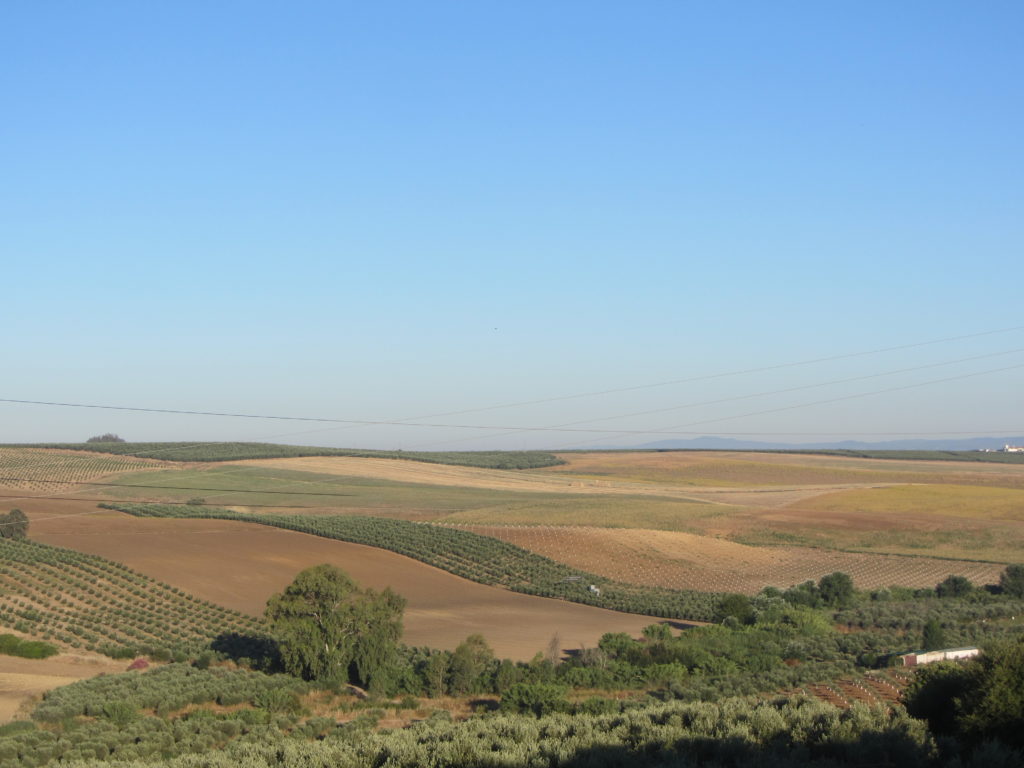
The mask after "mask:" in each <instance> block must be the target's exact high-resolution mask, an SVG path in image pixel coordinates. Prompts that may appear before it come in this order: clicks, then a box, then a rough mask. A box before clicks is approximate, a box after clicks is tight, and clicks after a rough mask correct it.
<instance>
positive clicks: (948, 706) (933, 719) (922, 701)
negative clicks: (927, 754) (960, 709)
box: [903, 661, 971, 736]
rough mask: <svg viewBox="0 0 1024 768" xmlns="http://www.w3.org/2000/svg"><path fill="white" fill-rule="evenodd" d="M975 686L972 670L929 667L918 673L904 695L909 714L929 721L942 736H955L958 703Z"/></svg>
mask: <svg viewBox="0 0 1024 768" xmlns="http://www.w3.org/2000/svg"><path fill="white" fill-rule="evenodd" d="M970 684H971V674H970V673H969V672H968V668H967V667H966V666H964V665H962V664H957V663H956V662H952V661H940V662H936V663H934V664H928V665H926V666H924V667H922V668H921V669H919V670H917V672H916V674H915V675H914V680H913V682H912V683H911V684H910V685H909V686H908V688H907V690H906V691H905V693H904V696H903V698H904V703H905V704H906V707H907V712H908V713H910V715H911V716H912V717H916V718H919V719H921V720H927V721H928V728H929V729H930V730H931V732H932V733H934V734H936V735H938V736H951V735H954V734H955V733H956V732H957V730H958V726H957V704H956V702H957V700H958V699H959V698H960V697H962V696H963V695H964V694H965V693H966V692H967V689H968V687H969V686H970Z"/></svg>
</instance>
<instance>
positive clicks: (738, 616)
mask: <svg viewBox="0 0 1024 768" xmlns="http://www.w3.org/2000/svg"><path fill="white" fill-rule="evenodd" d="M754 617H755V614H754V606H753V605H751V603H750V598H749V597H747V596H746V595H726V596H725V597H723V598H722V599H721V600H720V601H719V603H718V619H719V620H722V619H727V618H733V619H735V620H736V622H737V623H739V624H753V623H754Z"/></svg>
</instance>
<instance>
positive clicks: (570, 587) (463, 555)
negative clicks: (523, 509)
mask: <svg viewBox="0 0 1024 768" xmlns="http://www.w3.org/2000/svg"><path fill="white" fill-rule="evenodd" d="M105 506H106V507H107V508H109V509H116V510H118V511H121V512H125V513H127V514H130V515H136V516H138V517H157V518H205V519H216V520H233V521H236V522H244V523H252V524H259V525H267V526H272V527H275V528H284V529H286V530H292V531H299V532H301V533H308V534H312V535H314V536H321V537H323V538H328V539H337V540H339V541H346V542H351V543H354V544H364V545H367V546H371V547H378V548H380V549H386V550H389V551H391V552H396V553H398V554H401V555H405V556H406V557H411V558H413V559H415V560H419V561H421V562H423V563H427V564H428V565H432V566H434V567H436V568H441V569H443V570H445V571H448V572H449V573H452V574H455V575H456V576H460V577H462V578H464V579H468V580H470V581H475V582H477V583H479V584H486V585H488V586H501V587H505V588H506V589H511V590H513V591H516V592H521V593H523V594H527V595H536V596H540V597H554V598H559V599H562V600H567V601H570V602H574V603H582V604H584V605H592V606H595V607H599V608H605V609H608V610H613V611H622V612H625V613H635V614H646V615H648V616H658V617H663V618H675V619H689V620H693V621H710V620H712V619H713V618H714V614H715V603H716V598H715V596H714V595H713V594H710V593H699V592H686V591H680V590H666V589H659V588H657V587H641V586H637V585H635V584H626V583H623V582H615V581H611V580H610V579H606V578H603V577H600V576H597V575H595V574H592V573H588V572H585V571H580V570H576V569H573V568H570V567H568V566H567V565H565V564H563V563H560V562H556V561H554V560H551V559H549V558H546V557H541V556H540V555H537V554H534V553H531V552H528V551H526V550H524V549H522V548H521V547H517V546H513V545H511V544H508V543H506V542H504V541H500V540H499V539H495V538H493V537H489V536H479V535H477V534H475V533H471V532H469V531H464V530H460V529H458V528H450V527H445V526H436V525H426V524H418V523H411V522H408V521H405V520H391V519H385V518H375V517H359V516H352V515H345V516H326V515H320V516H305V515H268V514H251V513H239V512H234V511H232V510H228V509H218V508H216V507H205V506H202V507H199V506H187V505H185V506H182V505H160V504H110V505H105ZM591 585H593V586H595V587H597V589H595V590H591V589H590V588H589V587H590V586H591Z"/></svg>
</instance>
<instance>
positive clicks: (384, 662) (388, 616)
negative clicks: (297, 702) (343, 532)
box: [266, 565, 405, 690]
mask: <svg viewBox="0 0 1024 768" xmlns="http://www.w3.org/2000/svg"><path fill="white" fill-rule="evenodd" d="M404 609H405V599H404V598H402V597H401V596H399V595H397V594H395V593H394V592H392V591H391V589H385V590H384V591H383V592H375V591H374V590H372V589H365V590H364V589H360V588H359V586H358V585H357V584H356V582H355V581H353V580H352V579H351V578H350V577H349V576H348V574H346V573H345V572H344V571H342V570H341V569H340V568H337V567H335V566H333V565H317V566H314V567H312V568H307V569H306V570H304V571H302V572H301V573H300V574H299V575H298V576H296V577H295V581H293V582H292V583H291V584H290V585H289V586H288V587H287V588H286V589H285V590H284V592H282V593H281V594H279V595H274V596H273V597H271V598H270V600H268V601H267V612H266V615H267V620H268V622H269V623H270V626H271V632H272V634H273V635H274V637H275V638H276V639H277V641H278V645H279V648H280V652H281V660H282V662H283V664H284V666H285V669H286V670H287V671H288V672H290V673H291V674H293V675H298V676H300V677H303V678H306V679H307V680H341V681H351V682H355V683H357V684H360V685H364V686H370V687H374V688H378V689H382V690H386V689H387V688H389V687H391V684H392V681H393V678H394V673H395V664H396V658H397V652H398V641H399V640H400V639H401V636H402V611H403V610H404Z"/></svg>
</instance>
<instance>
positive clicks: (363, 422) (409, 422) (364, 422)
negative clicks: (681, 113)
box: [0, 325, 1024, 430]
mask: <svg viewBox="0 0 1024 768" xmlns="http://www.w3.org/2000/svg"><path fill="white" fill-rule="evenodd" d="M1022 329H1024V325H1019V326H1012V327H1009V328H1000V329H996V330H991V331H981V332H978V333H970V334H963V335H959V336H947V337H944V338H941V339H932V340H929V341H920V342H913V343H910V344H900V345H896V346H890V347H880V348H878V349H872V350H866V351H861V352H849V353H845V354H841V355H829V356H825V357H818V358H810V359H807V360H798V361H794V362H789V363H779V364H776V365H769V366H760V367H756V368H745V369H740V370H735V371H725V372H720V373H713V374H707V375H702V376H693V377H688V378H682V379H671V380H668V381H661V382H654V383H649V384H638V385H633V386H628V387H617V388H613V389H604V390H595V391H591V392H581V393H575V394H570V395H560V396H556V397H548V398H540V399H535V400H524V401H519V402H514V403H504V404H499V405H491V406H484V407H480V408H469V409H463V410H459V411H448V412H445V413H438V414H432V415H428V416H415V417H410V418H406V419H403V420H369V419H337V418H327V417H307V416H280V415H271V414H251V413H233V412H226V411H199V410H186V409H173V408H145V407H135V406H124V405H101V404H94V403H65V402H57V401H47V400H29V399H20V398H0V403H13V404H20V405H45V406H55V407H62V408H91V409H100V410H111V411H131V412H137V413H164V414H172V415H184V416H215V417H222V418H236V419H265V420H274V421H304V422H317V423H331V424H345V425H352V426H429V427H438V426H440V427H454V428H460V429H512V430H520V429H523V430H525V429H526V428H525V427H523V428H520V427H477V426H470V425H462V424H454V425H448V424H419V423H413V422H419V420H420V419H428V418H438V417H442V416H455V415H462V414H467V413H478V412H482V411H490V410H498V409H503V408H515V407H521V406H525V405H538V404H541V403H553V402H560V401H564V400H573V399H579V398H584V397H597V396H599V395H607V394H616V393H621V392H632V391H637V390H642V389H652V388H655V387H665V386H671V385H674V384H686V383H692V382H697V381H708V380H712V379H719V378H726V377H731V376H740V375H745V374H751V373H763V372H766V371H774V370H780V369H785V368H793V367H797V366H803V365H814V364H817V363H823V362H832V361H836V360H846V359H850V358H855V357H864V356H868V355H876V354H881V353H884V352H894V351H900V350H906V349H913V348H918V347H923V346H930V345H934V344H942V343H947V342H951V341H962V340H964V339H973V338H979V337H982V336H992V335H995V334H1001V333H1010V332H1012V331H1018V330H1022Z"/></svg>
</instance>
